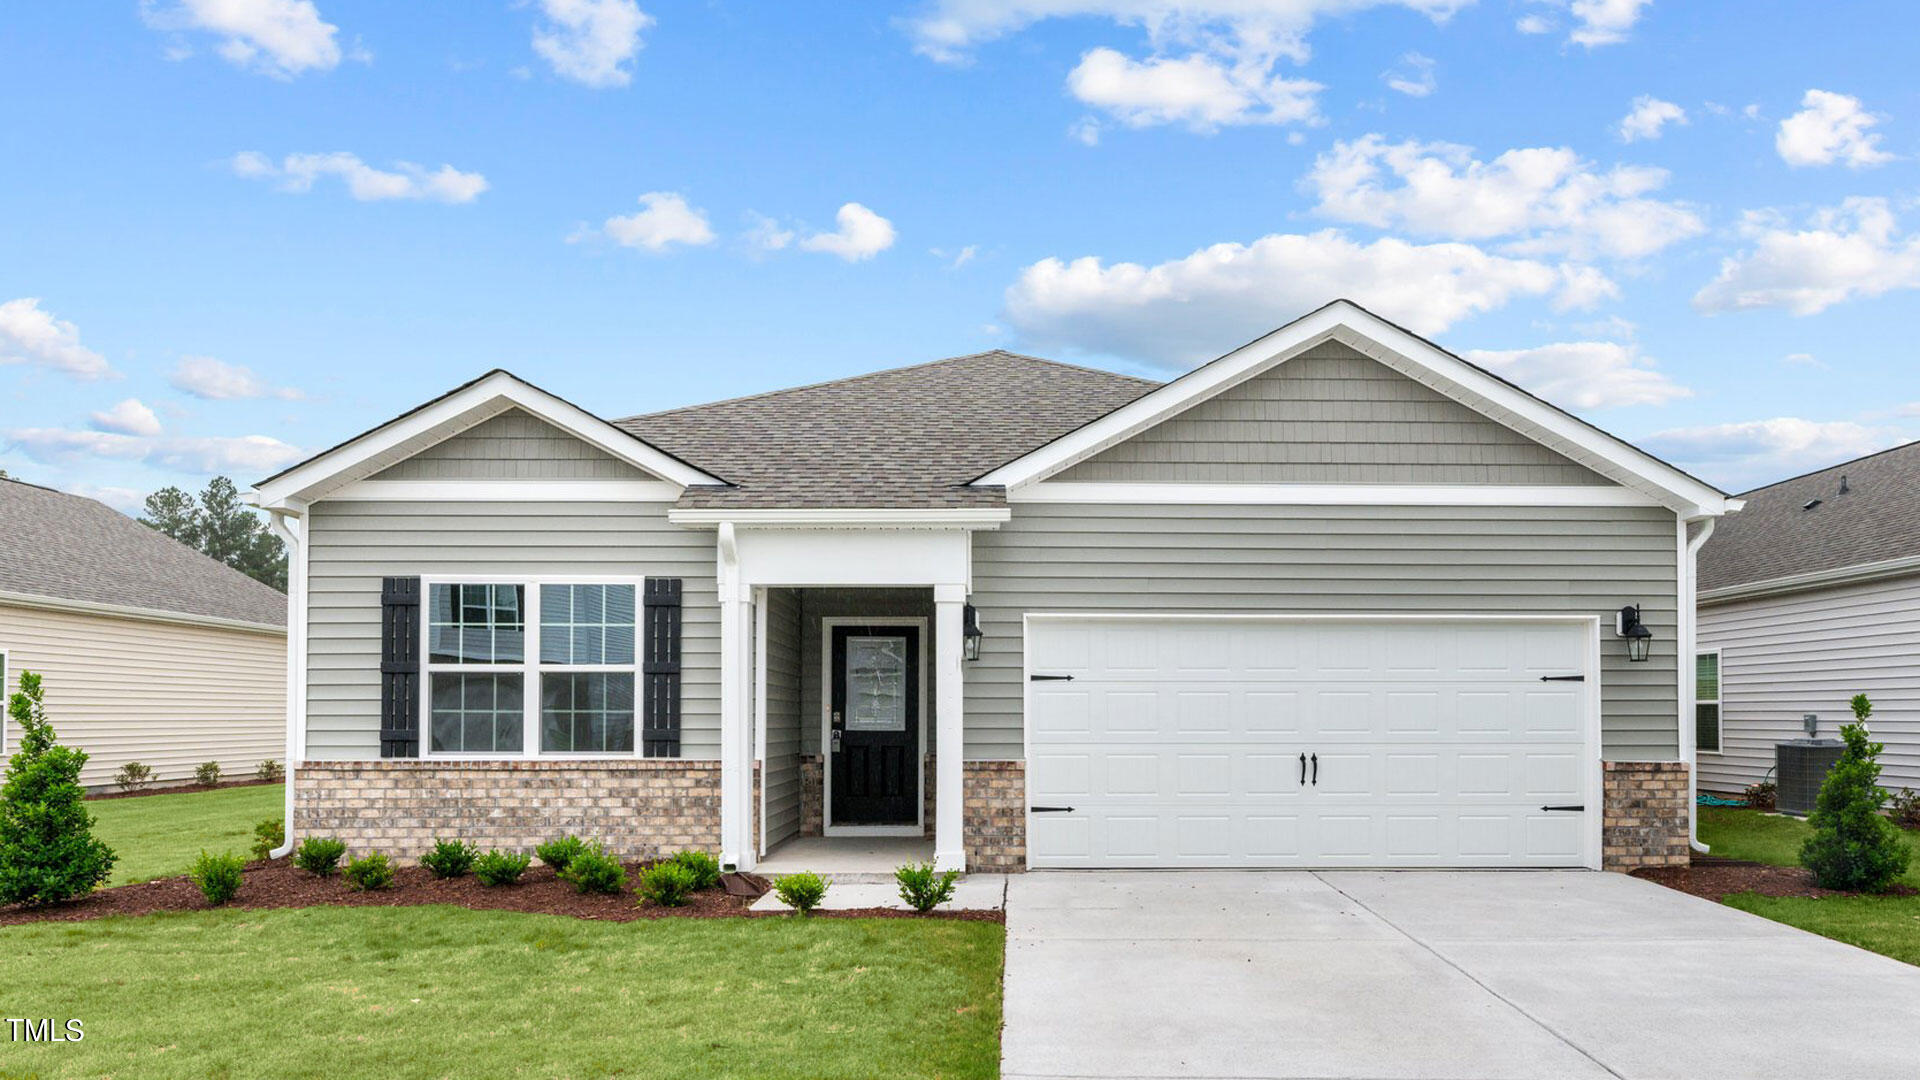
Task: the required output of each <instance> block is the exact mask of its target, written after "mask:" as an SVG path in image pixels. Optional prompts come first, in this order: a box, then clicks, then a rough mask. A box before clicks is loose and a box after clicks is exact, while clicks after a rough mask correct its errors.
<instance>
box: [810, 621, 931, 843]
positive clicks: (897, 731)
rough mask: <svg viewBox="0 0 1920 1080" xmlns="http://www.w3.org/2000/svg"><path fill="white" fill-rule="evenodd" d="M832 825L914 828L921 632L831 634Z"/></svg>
mask: <svg viewBox="0 0 1920 1080" xmlns="http://www.w3.org/2000/svg"><path fill="white" fill-rule="evenodd" d="M832 641H833V687H832V695H833V698H832V708H831V711H830V713H829V715H828V720H829V728H828V735H827V737H828V739H829V740H830V745H829V746H828V754H827V756H828V768H829V769H830V770H831V771H832V777H833V785H832V786H833V794H832V803H833V806H832V816H831V817H830V819H829V820H830V821H831V823H832V824H834V825H912V824H914V823H915V822H917V821H918V820H919V817H920V815H919V807H918V804H919V802H920V630H919V628H918V627H915V626H895V625H884V624H875V625H872V626H836V627H834V628H833V638H832Z"/></svg>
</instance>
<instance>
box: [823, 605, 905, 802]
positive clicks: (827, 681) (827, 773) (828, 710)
mask: <svg viewBox="0 0 1920 1080" xmlns="http://www.w3.org/2000/svg"><path fill="white" fill-rule="evenodd" d="M837 626H911V627H914V628H915V629H916V630H917V632H918V633H919V635H920V640H919V642H918V643H917V646H916V647H915V649H914V652H915V653H916V654H917V655H918V656H919V657H920V683H919V689H920V713H919V728H920V731H919V735H918V738H919V741H920V755H919V757H918V758H917V759H916V760H915V762H914V769H915V771H916V772H918V773H919V775H920V783H919V787H918V793H917V794H916V795H915V796H914V801H913V824H911V825H835V824H834V823H833V754H832V747H833V630H834V628H835V627H837ZM930 643H931V642H930V639H929V635H928V634H927V619H926V616H924V615H865V616H861V615H822V616H820V835H822V836H920V835H922V834H924V833H925V832H926V830H927V727H928V725H929V724H930V723H931V722H932V720H933V718H932V717H931V716H929V715H928V714H927V646H928V645H929V644H930ZM802 704H803V705H804V704H805V703H804V702H802ZM803 824H804V823H803Z"/></svg>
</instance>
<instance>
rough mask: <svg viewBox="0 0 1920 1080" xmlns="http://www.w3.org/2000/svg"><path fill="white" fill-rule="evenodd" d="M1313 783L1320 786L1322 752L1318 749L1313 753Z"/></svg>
mask: <svg viewBox="0 0 1920 1080" xmlns="http://www.w3.org/2000/svg"><path fill="white" fill-rule="evenodd" d="M1313 784H1314V786H1315V787H1319V786H1320V752H1319V751H1318V750H1316V751H1314V754H1313Z"/></svg>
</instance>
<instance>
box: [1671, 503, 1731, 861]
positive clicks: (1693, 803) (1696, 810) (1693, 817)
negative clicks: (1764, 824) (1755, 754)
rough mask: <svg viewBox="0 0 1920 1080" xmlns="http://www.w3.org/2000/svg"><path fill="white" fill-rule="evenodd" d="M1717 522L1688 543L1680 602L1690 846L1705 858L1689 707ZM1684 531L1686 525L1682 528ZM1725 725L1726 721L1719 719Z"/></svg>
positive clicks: (1694, 723) (1695, 736)
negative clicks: (1706, 568)
mask: <svg viewBox="0 0 1920 1080" xmlns="http://www.w3.org/2000/svg"><path fill="white" fill-rule="evenodd" d="M1718 520H1719V519H1718V518H1706V519H1704V520H1703V521H1702V522H1701V525H1700V535H1699V536H1696V537H1694V538H1693V539H1691V540H1689V541H1687V557H1686V560H1685V562H1684V563H1683V565H1682V567H1681V570H1682V572H1683V573H1685V574H1686V584H1685V586H1684V587H1683V588H1682V590H1681V595H1680V601H1681V608H1680V626H1681V631H1680V685H1681V689H1682V692H1681V695H1680V715H1681V723H1680V739H1681V743H1682V745H1683V747H1684V748H1685V751H1686V761H1687V843H1688V844H1689V845H1690V846H1692V848H1693V850H1695V851H1697V852H1699V853H1700V854H1702V855H1705V854H1707V853H1708V852H1709V851H1711V850H1713V849H1711V848H1709V847H1708V846H1707V845H1705V844H1703V843H1701V842H1700V803H1699V799H1700V747H1699V745H1698V742H1699V736H1700V732H1699V721H1698V720H1697V719H1696V718H1695V716H1694V710H1693V709H1692V708H1690V707H1689V705H1690V703H1691V701H1692V699H1693V689H1692V687H1693V682H1694V673H1693V670H1692V669H1693V665H1695V664H1696V663H1697V662H1698V661H1696V660H1695V659H1694V654H1695V653H1697V652H1698V651H1699V647H1698V645H1699V642H1698V636H1699V630H1700V610H1699V593H1700V589H1699V579H1700V572H1699V567H1700V548H1701V547H1702V546H1703V545H1705V544H1706V542H1707V538H1708V537H1710V536H1712V535H1713V526H1714V523H1715V522H1717V521H1718ZM1681 527H1682V528H1685V525H1682V526H1681ZM1720 722H1721V723H1722V724H1724V723H1726V717H1725V716H1724V715H1723V716H1722V717H1721V718H1720Z"/></svg>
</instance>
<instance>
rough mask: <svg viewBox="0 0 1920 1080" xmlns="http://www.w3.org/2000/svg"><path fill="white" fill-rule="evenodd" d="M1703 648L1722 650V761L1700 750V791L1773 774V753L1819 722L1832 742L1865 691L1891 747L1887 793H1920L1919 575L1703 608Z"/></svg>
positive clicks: (1875, 726) (1883, 759)
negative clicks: (1813, 718)
mask: <svg viewBox="0 0 1920 1080" xmlns="http://www.w3.org/2000/svg"><path fill="white" fill-rule="evenodd" d="M1698 636H1699V642H1700V648H1702V649H1719V650H1720V695H1721V705H1720V717H1721V720H1720V723H1721V746H1722V748H1723V749H1722V750H1721V752H1720V753H1717V754H1713V753H1705V752H1703V753H1701V754H1700V786H1701V787H1702V788H1705V789H1707V790H1709V791H1724V792H1737V791H1740V790H1741V789H1743V788H1745V787H1746V786H1747V785H1748V784H1751V783H1755V782H1757V781H1759V780H1761V779H1764V778H1766V775H1767V771H1768V770H1769V769H1771V768H1773V746H1774V744H1775V743H1777V742H1780V741H1781V740H1783V739H1797V738H1800V737H1801V736H1802V735H1803V729H1802V726H1801V717H1802V716H1803V715H1805V714H1806V713H1815V714H1817V715H1818V716H1819V717H1820V733H1821V734H1822V735H1823V736H1826V737H1829V738H1833V737H1836V736H1837V735H1838V734H1839V731H1840V725H1841V724H1843V723H1846V722H1848V721H1850V720H1851V719H1852V718H1853V714H1852V712H1851V711H1850V710H1849V709H1848V707H1847V702H1848V701H1849V700H1850V699H1851V698H1852V697H1853V695H1855V694H1865V695H1867V696H1868V697H1869V698H1871V699H1872V700H1873V718H1872V719H1871V720H1870V721H1869V722H1868V726H1869V728H1870V729H1871V730H1872V732H1873V737H1874V739H1876V740H1877V741H1879V742H1883V743H1885V744H1886V747H1887V749H1886V752H1885V753H1883V754H1881V755H1880V764H1881V766H1882V769H1883V771H1882V773H1881V776H1880V785H1881V786H1882V787H1886V788H1892V789H1896V790H1897V789H1899V788H1902V787H1910V788H1916V789H1920V576H1915V577H1905V578H1897V579H1893V580H1886V581H1876V582H1867V583H1864V584H1857V585H1846V586H1841V587H1838V588H1831V589H1820V590H1816V591H1811V592H1798V593H1788V594H1786V595H1783V596H1772V597H1764V598H1761V599H1755V600H1736V601H1732V602H1729V603H1708V604H1703V605H1702V606H1701V608H1700V628H1699V635H1698Z"/></svg>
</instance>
